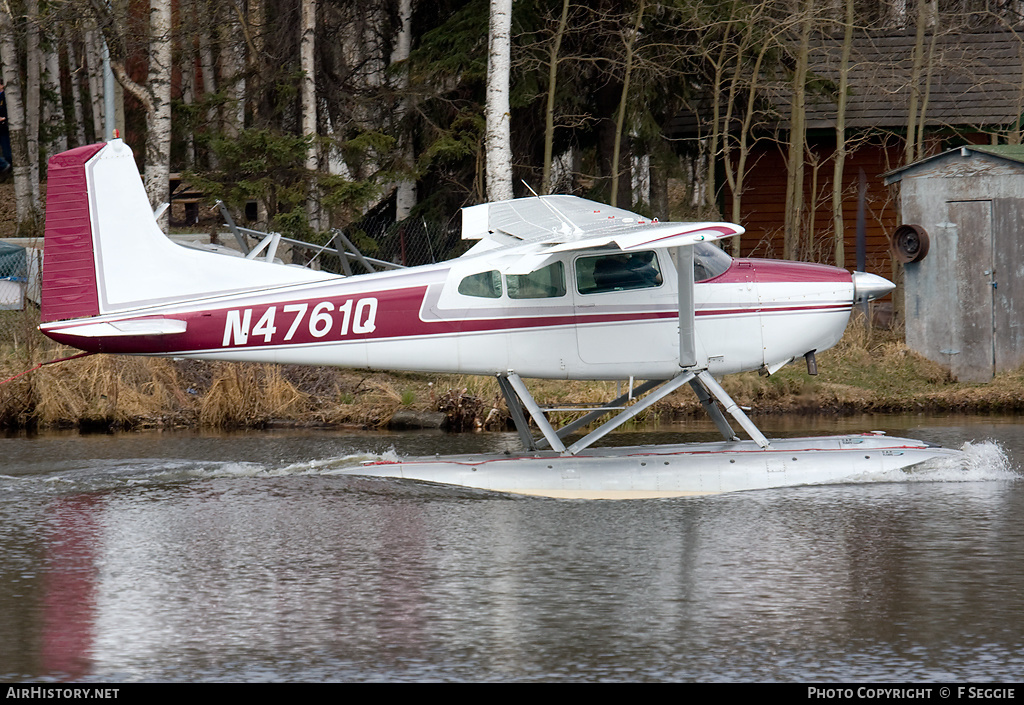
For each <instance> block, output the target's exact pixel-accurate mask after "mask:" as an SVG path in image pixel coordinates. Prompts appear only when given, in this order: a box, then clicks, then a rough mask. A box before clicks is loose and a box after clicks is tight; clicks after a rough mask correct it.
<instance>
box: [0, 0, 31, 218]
mask: <svg viewBox="0 0 1024 705" xmlns="http://www.w3.org/2000/svg"><path fill="white" fill-rule="evenodd" d="M0 64H2V65H3V77H4V100H5V101H6V103H7V127H8V133H9V134H10V138H11V159H12V162H13V164H12V169H13V172H14V199H15V207H16V209H17V217H18V235H19V236H22V237H29V236H33V235H37V234H38V233H37V232H36V229H37V227H36V226H37V221H38V216H39V214H38V211H37V210H36V208H35V204H34V202H33V200H32V187H31V184H30V178H31V177H30V174H31V168H30V165H29V159H28V135H27V134H26V131H25V110H24V106H23V103H22V97H21V71H20V70H19V67H18V54H17V43H16V42H15V35H14V16H13V15H12V14H11V6H10V3H9V0H0Z"/></svg>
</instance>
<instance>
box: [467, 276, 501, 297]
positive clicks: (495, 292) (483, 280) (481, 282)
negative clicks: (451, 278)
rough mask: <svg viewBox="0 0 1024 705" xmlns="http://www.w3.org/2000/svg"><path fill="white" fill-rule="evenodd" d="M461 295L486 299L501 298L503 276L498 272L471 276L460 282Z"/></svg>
mask: <svg viewBox="0 0 1024 705" xmlns="http://www.w3.org/2000/svg"><path fill="white" fill-rule="evenodd" d="M459 293H460V294H462V295H463V296H479V297H481V298H484V299H500V298H501V275H500V274H499V273H498V270H496V269H492V270H491V271H489V272H480V273H479V274H470V275H469V276H468V277H466V278H465V279H463V280H462V281H460V282H459Z"/></svg>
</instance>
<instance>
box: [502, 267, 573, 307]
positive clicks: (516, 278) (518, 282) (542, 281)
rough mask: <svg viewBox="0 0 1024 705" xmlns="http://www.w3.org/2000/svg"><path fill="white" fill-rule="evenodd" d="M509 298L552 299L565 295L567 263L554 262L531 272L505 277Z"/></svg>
mask: <svg viewBox="0 0 1024 705" xmlns="http://www.w3.org/2000/svg"><path fill="white" fill-rule="evenodd" d="M505 282H506V283H507V284H508V295H509V298H513V299H551V298H555V297H558V296H565V265H564V264H562V263H561V262H553V263H552V264H549V265H548V266H547V267H542V268H540V269H538V270H537V271H535V272H530V273H529V274H509V275H508V276H507V277H506V278H505Z"/></svg>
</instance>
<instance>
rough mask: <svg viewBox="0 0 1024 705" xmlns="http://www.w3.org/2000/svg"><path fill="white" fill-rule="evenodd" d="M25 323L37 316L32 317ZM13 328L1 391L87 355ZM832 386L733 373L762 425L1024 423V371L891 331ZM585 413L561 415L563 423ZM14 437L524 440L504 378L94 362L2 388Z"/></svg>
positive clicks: (847, 359)
mask: <svg viewBox="0 0 1024 705" xmlns="http://www.w3.org/2000/svg"><path fill="white" fill-rule="evenodd" d="M4 313H5V314H8V313H9V314H16V316H7V318H8V319H10V320H11V321H16V319H18V318H21V319H24V318H28V316H26V315H25V314H24V313H22V312H4ZM19 327H20V330H21V331H22V334H21V335H20V336H19V335H17V330H18V327H15V326H8V327H7V331H8V333H9V334H10V335H9V336H6V337H8V338H9V339H10V340H11V341H13V342H8V343H6V344H3V345H2V346H0V379H7V378H8V377H11V376H13V375H17V374H18V373H20V372H23V371H24V370H27V369H29V368H31V367H32V366H34V365H36V364H38V363H40V362H45V361H47V360H52V359H56V358H59V357H64V356H67V355H72V354H74V353H75V352H76V351H74V350H71V349H68V348H60V347H56V346H52V345H49V344H47V343H46V342H44V339H43V338H42V336H41V335H40V334H39V333H38V331H36V330H34V325H32V326H31V329H30V328H29V326H27V325H25V323H24V321H21V322H20V324H19ZM818 367H819V372H820V373H819V375H818V376H816V377H811V376H810V375H808V374H807V372H806V369H805V368H804V366H803V364H791V365H788V366H786V367H784V368H783V369H782V370H780V371H779V372H777V373H776V374H774V375H772V376H771V377H760V376H758V375H757V374H756V373H753V372H748V373H743V374H738V375H730V376H728V377H726V378H725V379H724V381H723V386H724V387H725V388H726V390H727V391H728V392H729V394H730V395H731V396H732V397H733V398H734V399H735V400H736V402H737V403H738V404H740V405H741V406H743V407H744V408H749V410H748V411H747V413H748V415H750V416H751V418H752V419H753V420H754V421H755V423H757V421H758V419H759V418H764V417H766V416H771V415H778V414H795V415H805V416H814V415H829V416H849V415H855V414H861V413H901V414H902V413H936V412H939V413H941V412H956V413H965V414H990V413H1004V414H1015V413H1024V371H1022V370H1018V371H1015V372H1012V373H1006V374H1001V375H998V376H997V377H996V378H995V379H994V380H992V381H991V382H989V383H987V384H977V383H972V384H968V383H957V382H953V381H952V380H951V379H950V378H949V375H948V373H946V371H945V370H943V369H942V368H941V367H940V366H938V365H937V364H935V363H932V362H929V361H928V360H925V359H924V358H922V357H921V356H920V355H917V354H916V353H914V352H912V351H910V350H909V349H908V348H907V347H906V346H905V345H904V344H903V343H902V341H901V338H900V336H898V335H897V334H895V333H893V332H891V331H880V330H874V331H866V330H865V329H864V326H863V324H862V323H861V322H857V321H854V322H853V323H851V325H850V327H849V328H848V330H847V334H846V336H844V338H843V340H842V341H841V342H840V343H839V344H838V345H837V346H836V347H834V348H832V349H831V350H827V351H825V352H824V353H821V354H820V355H819V356H818ZM618 384H622V385H623V386H622V388H623V389H625V384H626V383H616V382H577V381H565V380H530V381H529V385H530V387H531V390H532V392H533V394H534V396H535V397H536V398H537V400H538V402H539V403H541V404H548V405H558V406H567V405H572V404H579V403H585V402H594V401H602V402H603V401H605V400H607V399H610V398H613V397H614V396H616V395H617V393H618V391H617V385H618ZM574 416H575V415H574V414H571V413H563V414H561V415H560V416H559V415H555V416H554V418H553V421H554V422H555V424H556V425H558V424H559V423H563V422H565V421H566V420H567V419H571V418H574ZM704 416H705V415H704V412H703V410H702V408H701V406H700V403H699V402H698V401H697V399H696V396H695V395H694V394H693V393H692V392H691V391H690V390H689V389H683V390H679V391H677V392H675V393H673V394H671V395H669V396H668V397H666V398H665V399H663V400H661V401H660V402H658V403H657V404H655V405H654V406H652V407H651V408H650V409H648V410H647V411H645V412H644V413H642V414H640V415H639V416H638V418H637V420H636V423H640V424H642V423H644V422H646V421H652V420H659V419H661V420H673V421H675V420H685V419H688V418H697V417H699V418H704ZM0 426H2V427H4V428H5V429H8V430H17V429H28V430H34V429H38V430H46V429H61V428H77V429H80V430H83V431H112V430H142V429H162V428H163V429H167V428H180V429H186V428H193V429H263V428H316V427H320V428H344V427H349V428H353V427H354V428H362V429H375V428H391V429H401V428H443V429H446V430H449V431H468V430H475V429H487V430H507V429H512V425H511V421H510V419H509V416H508V412H507V410H506V408H505V404H504V400H503V399H502V397H501V393H500V390H499V389H498V385H497V382H496V381H495V380H494V379H493V378H491V377H471V376H466V375H436V374H412V373H387V372H374V371H367V370H350V369H338V368H317V367H299V366H287V365H273V364H256V363H227V362H201V361H195V360H183V359H179V360H173V359H167V358H156V357H129V356H111V355H93V356H88V357H83V358H79V359H75V360H70V361H67V362H62V363H60V364H56V365H51V366H47V367H42V368H40V369H37V370H34V371H32V372H29V373H27V374H24V375H22V376H20V377H18V378H17V379H14V380H12V381H9V382H7V383H5V384H0Z"/></svg>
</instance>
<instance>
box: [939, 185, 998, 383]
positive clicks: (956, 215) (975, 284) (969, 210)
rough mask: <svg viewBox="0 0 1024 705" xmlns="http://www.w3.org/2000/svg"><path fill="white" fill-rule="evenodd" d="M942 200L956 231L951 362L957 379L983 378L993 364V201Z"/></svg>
mask: <svg viewBox="0 0 1024 705" xmlns="http://www.w3.org/2000/svg"><path fill="white" fill-rule="evenodd" d="M947 205H948V206H949V225H951V226H953V228H955V230H954V232H955V233H956V281H955V282H954V283H951V286H954V287H957V292H956V293H957V296H956V298H957V300H958V303H959V306H958V310H957V311H956V312H955V313H954V314H953V318H954V325H953V327H952V328H953V336H954V340H951V341H950V344H949V354H950V364H951V368H952V372H953V375H954V376H955V377H956V378H957V379H958V380H961V381H964V382H987V381H988V380H990V379H992V375H993V374H994V370H995V362H994V360H995V337H994V335H993V326H994V323H993V286H992V282H993V281H994V279H993V271H994V269H995V264H994V262H993V258H992V250H993V248H992V201H949V202H948V204H947ZM956 351H959V352H956Z"/></svg>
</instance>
